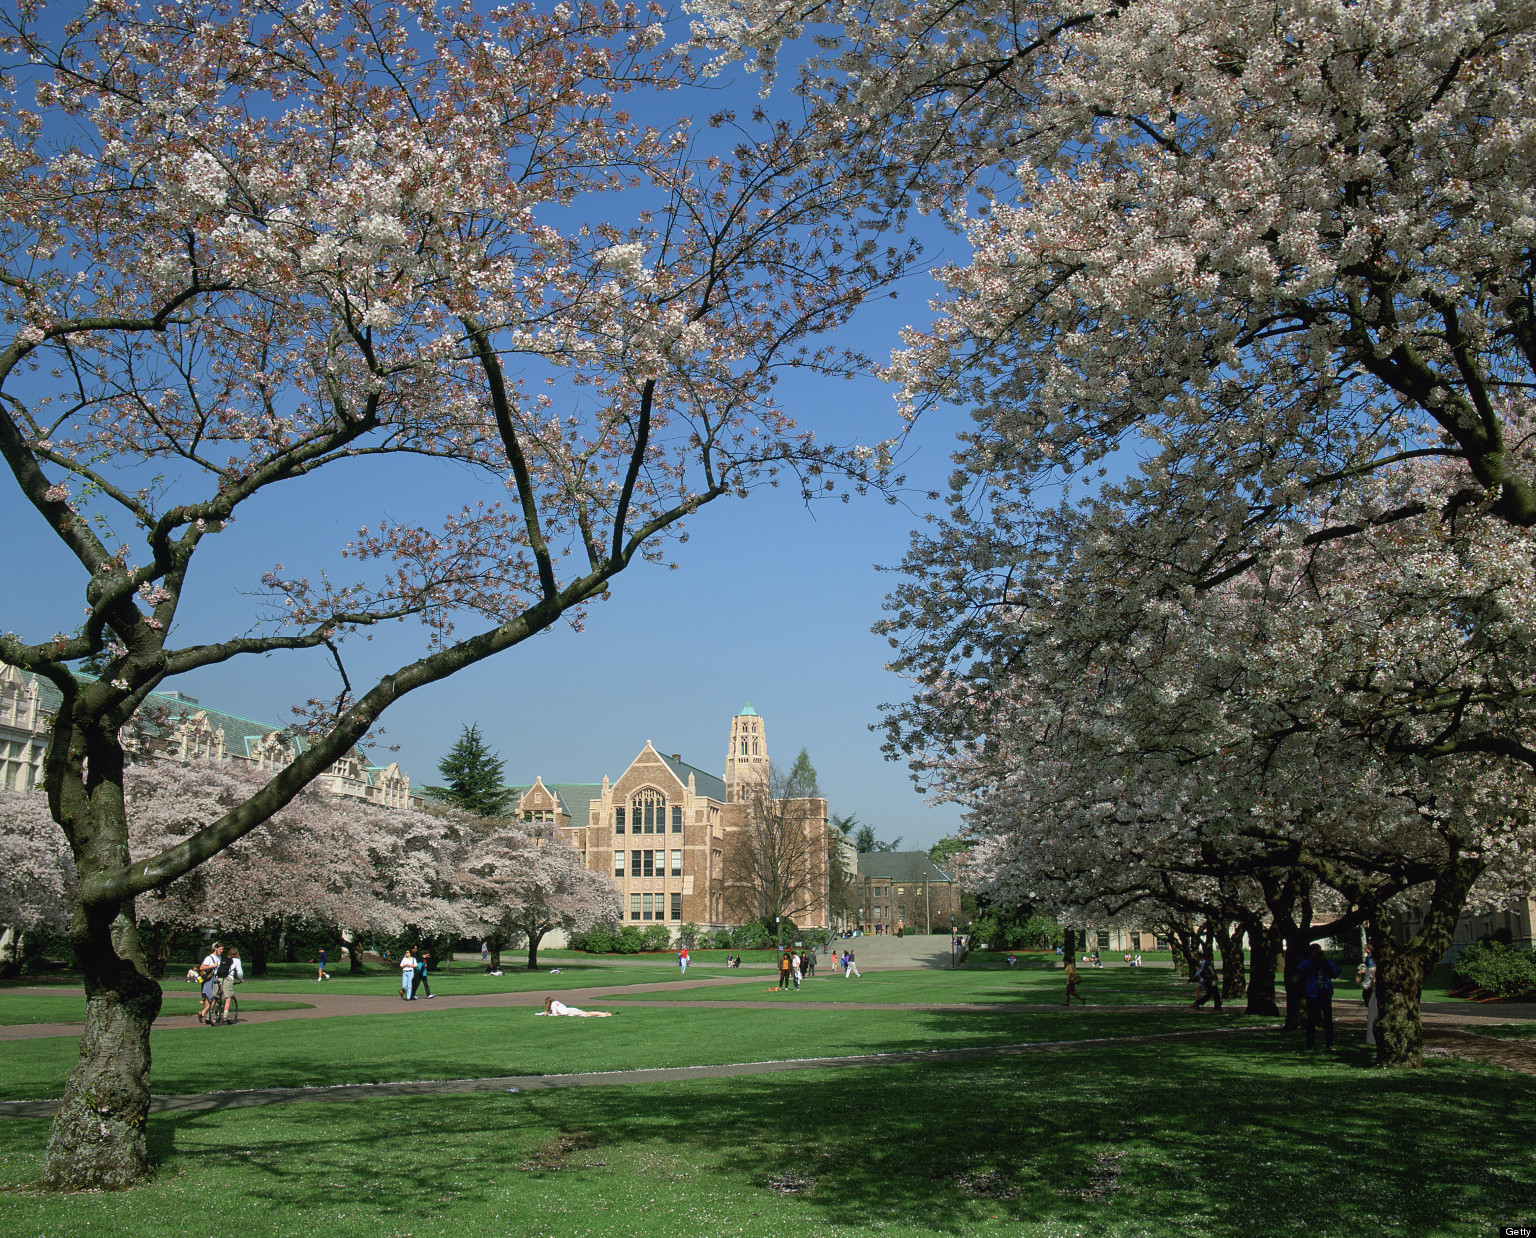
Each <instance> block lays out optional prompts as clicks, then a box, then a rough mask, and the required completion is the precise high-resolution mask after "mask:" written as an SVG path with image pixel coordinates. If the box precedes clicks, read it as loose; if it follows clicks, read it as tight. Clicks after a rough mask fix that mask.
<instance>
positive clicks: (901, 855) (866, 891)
mask: <svg viewBox="0 0 1536 1238" xmlns="http://www.w3.org/2000/svg"><path fill="white" fill-rule="evenodd" d="M857 863H858V870H857V875H856V876H855V879H854V888H853V901H854V906H855V907H856V908H857V912H856V916H855V919H856V924H855V926H854V927H856V928H858V929H859V930H860V931H861V932H865V933H890V932H894V931H895V930H896V929H902V930H903V931H909V930H910V931H915V932H919V933H926V932H945V933H947V932H948V931H949V927H950V924H951V919H950V917H951V916H953V917H955V918H956V919H958V918H959V916H960V884H959V882H958V881H956V880H955V877H954V876H953V875H951V874H950V873H946V872H945V871H944V870H943V869H942V868H940V867H939V866H938V865H937V864H935V863H934V862H933V861H932V860H930V859H929V858H928V855H927V853H926V852H923V851H865V852H861V853H860V854H859V855H858V857H857Z"/></svg>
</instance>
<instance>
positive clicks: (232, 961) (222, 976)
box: [217, 946, 245, 1023]
mask: <svg viewBox="0 0 1536 1238" xmlns="http://www.w3.org/2000/svg"><path fill="white" fill-rule="evenodd" d="M244 981H245V968H243V967H241V966H240V951H239V950H238V949H237V948H236V947H234V946H231V947H230V948H229V953H228V954H226V955H225V956H224V961H223V962H222V963H220V964H219V987H218V990H217V997H218V1000H219V1001H222V1002H223V1003H224V1022H226V1023H228V1022H229V1003H230V1002H231V1001H232V1000H233V999H234V996H235V986H236V985H237V984H242V983H244Z"/></svg>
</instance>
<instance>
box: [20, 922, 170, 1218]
mask: <svg viewBox="0 0 1536 1238" xmlns="http://www.w3.org/2000/svg"><path fill="white" fill-rule="evenodd" d="M112 910H115V909H112ZM70 938H71V940H72V942H73V943H74V947H75V956H76V958H77V959H78V960H79V962H80V967H81V970H82V971H83V972H84V973H85V995H86V1012H85V1035H84V1036H82V1037H81V1039H80V1060H79V1061H78V1062H76V1063H75V1067H74V1069H73V1070H71V1071H70V1072H69V1079H68V1081H67V1082H66V1083H65V1085H64V1099H63V1102H62V1104H60V1106H59V1110H58V1112H57V1114H56V1115H55V1116H54V1119H53V1129H52V1131H51V1132H50V1134H49V1136H48V1149H47V1153H46V1159H45V1161H44V1168H43V1185H44V1186H47V1187H49V1188H50V1189H52V1190H56V1191H100V1190H121V1189H122V1188H124V1187H128V1186H132V1185H134V1184H135V1183H137V1182H140V1181H142V1180H143V1179H144V1178H145V1176H146V1175H147V1174H148V1173H149V1168H150V1164H149V1147H148V1143H147V1140H146V1137H145V1125H146V1122H147V1120H148V1117H149V1031H150V1028H151V1027H152V1026H153V1024H154V1021H155V1016H156V1015H158V1014H159V1013H160V1000H161V994H160V986H159V985H158V984H156V983H155V982H154V981H153V980H151V979H150V978H149V976H148V975H146V974H145V972H144V971H143V970H141V968H140V967H136V966H135V965H134V963H133V962H130V961H129V960H130V959H138V960H139V961H140V962H142V956H141V949H140V945H139V942H138V933H137V931H136V929H135V927H134V924H133V918H132V904H129V905H128V907H127V908H126V909H125V910H124V911H123V912H122V914H120V915H117V916H116V919H115V920H114V919H112V918H110V912H109V911H107V910H103V909H102V908H100V907H94V908H91V907H85V908H81V909H80V910H78V911H77V912H76V913H75V920H74V923H73V924H72V925H71V926H70ZM124 956H126V957H124Z"/></svg>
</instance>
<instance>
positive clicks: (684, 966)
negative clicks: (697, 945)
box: [677, 946, 688, 976]
mask: <svg viewBox="0 0 1536 1238" xmlns="http://www.w3.org/2000/svg"><path fill="white" fill-rule="evenodd" d="M677 969H678V971H680V972H681V973H682V974H683V975H685V976H686V975H687V974H688V947H687V946H684V947H683V948H682V949H681V950H679V951H678V952H677Z"/></svg>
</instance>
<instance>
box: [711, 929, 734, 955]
mask: <svg viewBox="0 0 1536 1238" xmlns="http://www.w3.org/2000/svg"><path fill="white" fill-rule="evenodd" d="M709 944H710V947H711V948H712V949H715V950H733V949H735V940H734V939H733V938H732V936H731V930H730V929H723V928H722V929H715V930H714V931H713V932H712V933H710V935H709Z"/></svg>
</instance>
